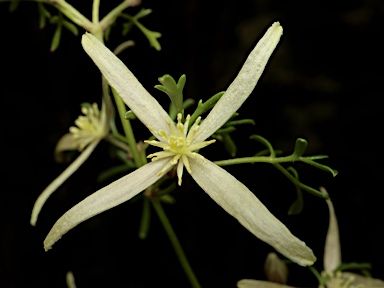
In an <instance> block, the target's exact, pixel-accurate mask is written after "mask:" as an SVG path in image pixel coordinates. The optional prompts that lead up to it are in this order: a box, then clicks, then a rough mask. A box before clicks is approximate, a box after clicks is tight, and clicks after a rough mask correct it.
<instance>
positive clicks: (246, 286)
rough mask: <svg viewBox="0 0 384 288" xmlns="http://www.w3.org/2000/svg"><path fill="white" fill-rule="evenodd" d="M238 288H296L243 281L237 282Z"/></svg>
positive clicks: (266, 282)
mask: <svg viewBox="0 0 384 288" xmlns="http://www.w3.org/2000/svg"><path fill="white" fill-rule="evenodd" d="M237 288H295V287H292V286H287V285H283V284H278V283H273V282H268V281H259V280H251V279H243V280H240V281H238V282H237Z"/></svg>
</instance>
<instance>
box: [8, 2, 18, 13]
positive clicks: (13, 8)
mask: <svg viewBox="0 0 384 288" xmlns="http://www.w3.org/2000/svg"><path fill="white" fill-rule="evenodd" d="M19 4H20V0H11V3H9V12H11V13H12V12H14V11H16V9H17V7H19Z"/></svg>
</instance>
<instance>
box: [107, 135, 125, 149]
mask: <svg viewBox="0 0 384 288" xmlns="http://www.w3.org/2000/svg"><path fill="white" fill-rule="evenodd" d="M104 139H105V140H106V141H108V142H109V143H111V144H113V145H115V146H116V147H119V148H120V149H122V150H124V151H126V152H130V151H131V149H129V146H128V145H127V144H126V143H125V142H122V141H121V140H120V139H118V138H116V137H115V136H114V135H112V134H109V135H107V136H106V137H105V138H104Z"/></svg>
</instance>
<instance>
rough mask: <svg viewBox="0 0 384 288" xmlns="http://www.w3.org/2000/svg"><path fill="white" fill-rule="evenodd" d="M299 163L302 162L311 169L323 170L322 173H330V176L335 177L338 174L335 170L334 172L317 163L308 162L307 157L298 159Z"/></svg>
mask: <svg viewBox="0 0 384 288" xmlns="http://www.w3.org/2000/svg"><path fill="white" fill-rule="evenodd" d="M299 160H300V161H302V162H304V163H307V164H309V165H311V166H313V167H316V168H318V169H321V170H324V171H327V172H330V173H332V176H333V177H335V176H336V175H337V174H338V173H339V172H338V171H337V170H334V169H332V168H331V167H328V166H326V165H323V164H320V163H317V162H315V161H312V160H309V159H308V158H307V157H300V159H299Z"/></svg>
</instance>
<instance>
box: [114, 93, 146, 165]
mask: <svg viewBox="0 0 384 288" xmlns="http://www.w3.org/2000/svg"><path fill="white" fill-rule="evenodd" d="M112 94H113V96H114V98H115V102H116V106H117V110H118V112H119V116H120V120H121V124H122V125H123V129H124V133H125V137H127V141H128V145H129V148H130V151H131V153H132V157H133V159H134V160H135V163H136V165H137V168H139V167H141V166H143V165H144V164H146V159H145V158H143V157H141V155H140V153H139V150H138V149H137V143H136V139H135V135H134V134H133V130H132V126H131V123H130V121H129V120H128V119H125V114H126V113H127V109H126V108H125V104H124V102H123V100H122V99H121V98H120V96H119V95H118V94H117V93H116V91H115V89H113V88H112Z"/></svg>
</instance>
